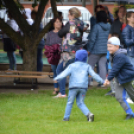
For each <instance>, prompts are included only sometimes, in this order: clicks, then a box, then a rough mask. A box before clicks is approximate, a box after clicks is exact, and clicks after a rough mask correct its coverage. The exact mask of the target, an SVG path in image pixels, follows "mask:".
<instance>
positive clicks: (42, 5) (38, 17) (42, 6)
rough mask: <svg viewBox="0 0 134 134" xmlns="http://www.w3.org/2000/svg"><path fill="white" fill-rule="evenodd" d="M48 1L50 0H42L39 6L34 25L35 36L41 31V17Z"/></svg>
mask: <svg viewBox="0 0 134 134" xmlns="http://www.w3.org/2000/svg"><path fill="white" fill-rule="evenodd" d="M47 3H48V0H41V1H40V4H39V7H38V12H37V15H36V19H35V22H34V24H33V25H32V31H33V33H34V37H36V36H37V34H38V32H39V26H40V22H41V19H42V16H43V13H44V9H45V6H46V4H47Z"/></svg>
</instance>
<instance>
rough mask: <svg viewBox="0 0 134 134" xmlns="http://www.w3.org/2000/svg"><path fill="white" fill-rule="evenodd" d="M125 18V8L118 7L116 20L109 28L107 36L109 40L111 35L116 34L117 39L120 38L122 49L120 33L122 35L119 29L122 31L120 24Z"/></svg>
mask: <svg viewBox="0 0 134 134" xmlns="http://www.w3.org/2000/svg"><path fill="white" fill-rule="evenodd" d="M125 16H126V8H125V6H121V7H119V10H118V18H117V19H116V20H115V21H114V22H113V24H112V26H111V30H110V34H109V37H108V38H111V37H112V34H113V33H116V34H118V35H119V38H120V41H121V45H122V46H123V47H124V45H123V39H122V36H121V33H122V30H121V29H122V24H123V21H124V17H125Z"/></svg>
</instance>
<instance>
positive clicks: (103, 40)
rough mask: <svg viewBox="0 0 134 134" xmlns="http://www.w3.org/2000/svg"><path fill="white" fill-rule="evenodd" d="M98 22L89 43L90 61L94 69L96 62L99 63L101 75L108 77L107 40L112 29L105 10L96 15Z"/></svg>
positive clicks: (103, 77)
mask: <svg viewBox="0 0 134 134" xmlns="http://www.w3.org/2000/svg"><path fill="white" fill-rule="evenodd" d="M96 19H97V24H95V25H94V27H93V29H92V31H91V35H90V39H89V40H90V42H89V44H88V52H89V61H88V63H89V64H90V65H91V66H92V68H93V69H94V67H95V64H96V63H98V64H99V75H100V77H101V78H102V79H105V78H106V73H107V71H106V54H107V40H108V35H109V31H110V27H111V26H110V24H108V23H107V14H106V12H105V11H99V12H97V15H96Z"/></svg>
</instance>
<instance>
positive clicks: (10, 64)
mask: <svg viewBox="0 0 134 134" xmlns="http://www.w3.org/2000/svg"><path fill="white" fill-rule="evenodd" d="M7 57H8V59H9V69H11V70H13V64H12V54H11V52H9V51H8V52H7Z"/></svg>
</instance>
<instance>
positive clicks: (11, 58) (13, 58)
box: [7, 51, 16, 70]
mask: <svg viewBox="0 0 134 134" xmlns="http://www.w3.org/2000/svg"><path fill="white" fill-rule="evenodd" d="M7 56H8V59H9V68H10V69H11V70H16V55H15V53H14V51H10V52H7Z"/></svg>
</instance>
